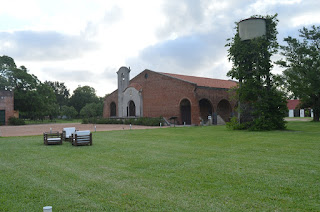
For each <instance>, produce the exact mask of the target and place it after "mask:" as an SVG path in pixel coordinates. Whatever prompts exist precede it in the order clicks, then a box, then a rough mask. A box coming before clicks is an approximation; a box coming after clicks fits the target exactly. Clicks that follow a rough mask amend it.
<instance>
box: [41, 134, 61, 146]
mask: <svg viewBox="0 0 320 212" xmlns="http://www.w3.org/2000/svg"><path fill="white" fill-rule="evenodd" d="M43 143H44V144H45V145H49V144H60V145H61V144H62V134H60V133H59V132H45V133H43Z"/></svg>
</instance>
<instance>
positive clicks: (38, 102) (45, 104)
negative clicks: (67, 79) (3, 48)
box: [0, 55, 58, 119]
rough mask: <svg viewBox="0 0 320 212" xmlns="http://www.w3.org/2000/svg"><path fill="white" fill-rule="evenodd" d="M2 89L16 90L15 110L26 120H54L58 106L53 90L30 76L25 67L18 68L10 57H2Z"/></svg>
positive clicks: (0, 66)
mask: <svg viewBox="0 0 320 212" xmlns="http://www.w3.org/2000/svg"><path fill="white" fill-rule="evenodd" d="M0 82H1V84H0V89H9V90H14V108H15V110H19V111H20V114H21V115H22V116H24V117H26V118H32V119H36V118H43V117H44V116H50V117H51V118H53V117H54V116H57V114H58V110H57V109H58V106H57V104H56V98H55V95H54V92H53V89H52V88H51V87H50V86H48V85H46V84H42V83H41V82H40V81H39V80H38V78H37V77H36V76H35V75H33V74H29V73H28V70H27V68H26V67H24V66H20V67H19V68H17V66H16V64H15V62H14V60H13V59H12V58H11V57H8V56H5V55H4V56H2V57H0Z"/></svg>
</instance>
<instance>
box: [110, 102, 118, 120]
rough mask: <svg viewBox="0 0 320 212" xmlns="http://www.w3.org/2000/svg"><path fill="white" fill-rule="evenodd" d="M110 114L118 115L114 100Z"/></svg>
mask: <svg viewBox="0 0 320 212" xmlns="http://www.w3.org/2000/svg"><path fill="white" fill-rule="evenodd" d="M110 116H111V117H112V116H117V106H116V103H114V102H111V104H110Z"/></svg>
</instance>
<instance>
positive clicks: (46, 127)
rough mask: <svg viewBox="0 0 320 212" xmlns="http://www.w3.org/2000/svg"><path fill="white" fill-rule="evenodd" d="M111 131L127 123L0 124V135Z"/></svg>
mask: <svg viewBox="0 0 320 212" xmlns="http://www.w3.org/2000/svg"><path fill="white" fill-rule="evenodd" d="M95 126H96V131H111V130H129V129H130V126H129V125H119V124H97V125H94V124H80V123H73V124H72V123H71V124H35V125H23V126H0V136H2V137H9V136H26V135H42V134H43V133H44V132H49V131H50V128H52V131H59V132H62V129H63V128H65V127H75V128H76V129H77V130H90V131H91V132H94V131H95ZM153 128H159V127H149V126H137V125H133V126H132V127H131V129H133V130H135V129H153Z"/></svg>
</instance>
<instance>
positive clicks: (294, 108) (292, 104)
mask: <svg viewBox="0 0 320 212" xmlns="http://www.w3.org/2000/svg"><path fill="white" fill-rule="evenodd" d="M287 107H288V110H289V114H288V117H313V111H312V110H311V109H308V108H301V101H300V100H298V99H290V100H288V101H287Z"/></svg>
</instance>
